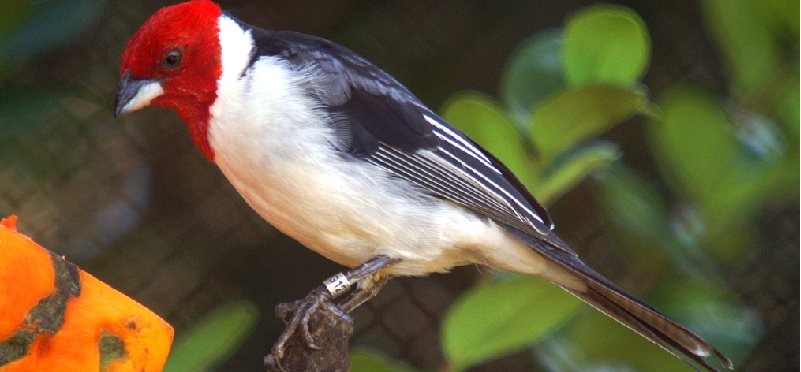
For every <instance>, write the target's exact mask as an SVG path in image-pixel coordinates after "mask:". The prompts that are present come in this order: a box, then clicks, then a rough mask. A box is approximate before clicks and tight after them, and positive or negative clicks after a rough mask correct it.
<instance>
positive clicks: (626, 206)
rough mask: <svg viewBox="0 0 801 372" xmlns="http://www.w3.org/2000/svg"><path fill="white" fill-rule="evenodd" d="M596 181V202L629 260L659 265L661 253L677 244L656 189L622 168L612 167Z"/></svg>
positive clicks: (597, 176)
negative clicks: (641, 260) (655, 262)
mask: <svg viewBox="0 0 801 372" xmlns="http://www.w3.org/2000/svg"><path fill="white" fill-rule="evenodd" d="M595 179H596V187H595V200H597V202H598V204H599V206H600V208H601V209H602V210H603V211H604V215H605V216H607V221H608V223H609V226H610V228H612V229H614V231H617V232H619V233H618V234H616V235H617V236H618V237H619V238H620V239H622V240H623V241H622V243H623V244H622V246H623V247H624V248H626V249H627V254H628V257H629V258H630V259H632V260H637V258H640V259H646V258H647V259H648V260H649V261H656V260H658V259H657V258H658V256H657V255H658V254H659V253H660V252H662V251H664V250H665V248H666V247H668V246H670V245H673V244H676V243H677V242H676V240H675V238H674V237H673V234H672V232H671V230H670V228H669V226H670V225H669V223H668V209H667V205H666V203H665V201H664V200H663V199H662V197H661V195H660V194H659V193H658V191H657V190H656V187H655V186H654V185H652V184H650V183H648V182H647V181H646V180H645V179H643V178H642V176H640V175H639V174H637V173H634V172H633V171H632V170H630V169H629V168H627V167H625V166H623V165H613V166H611V167H609V168H607V169H606V170H604V171H603V172H599V173H598V174H597V175H596V177H595ZM655 248H662V249H655Z"/></svg>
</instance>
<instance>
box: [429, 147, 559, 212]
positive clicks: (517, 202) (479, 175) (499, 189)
mask: <svg viewBox="0 0 801 372" xmlns="http://www.w3.org/2000/svg"><path fill="white" fill-rule="evenodd" d="M439 150H440V151H442V152H443V153H444V154H446V155H448V156H449V157H450V158H451V159H453V160H455V161H456V162H458V163H459V164H461V165H462V167H464V168H465V169H469V170H470V171H471V172H473V174H475V175H476V176H478V177H480V178H481V179H482V180H484V182H485V183H486V184H489V185H491V186H492V187H493V188H495V190H497V191H500V192H502V193H503V194H504V195H506V196H507V197H508V199H509V200H512V201H514V202H515V204H517V205H518V206H519V207H520V208H522V209H523V210H524V211H526V212H528V213H529V215H531V216H532V217H534V218H535V219H537V221H540V223H542V224H545V222H544V221H543V220H542V219H541V218H540V216H539V215H537V214H536V213H534V212H532V211H531V210H530V209H528V207H527V206H526V205H525V204H523V203H521V202H520V200H518V199H517V198H515V197H514V196H512V195H511V194H509V192H508V191H506V190H505V189H504V188H502V187H500V186H498V184H497V183H495V182H494V181H492V180H491V179H489V178H487V177H486V176H485V175H483V174H482V173H481V172H479V171H477V170H475V169H474V168H473V167H471V166H469V165H468V164H466V163H465V162H463V161H462V160H461V159H459V158H458V157H456V156H454V155H453V154H451V153H450V152H448V151H446V150H445V149H443V148H440V149H439ZM488 191H490V190H488ZM495 194H496V195H497V192H495ZM500 199H502V200H504V201H505V200H506V199H505V198H500ZM511 209H512V210H513V211H514V212H515V215H517V216H518V218H520V219H521V220H523V221H525V220H526V218H525V217H523V216H521V215H520V214H519V213H517V210H516V209H514V208H511Z"/></svg>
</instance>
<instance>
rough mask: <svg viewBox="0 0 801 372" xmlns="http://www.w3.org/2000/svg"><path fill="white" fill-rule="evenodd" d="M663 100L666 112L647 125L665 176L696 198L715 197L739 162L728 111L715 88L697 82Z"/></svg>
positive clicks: (662, 104)
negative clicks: (702, 86) (695, 85)
mask: <svg viewBox="0 0 801 372" xmlns="http://www.w3.org/2000/svg"><path fill="white" fill-rule="evenodd" d="M659 102H660V107H661V108H662V115H661V116H660V119H659V120H655V121H654V122H653V123H651V124H650V125H648V126H647V128H646V129H648V139H649V143H650V145H651V150H652V152H653V153H654V156H655V158H656V160H657V162H658V163H659V165H660V167H661V169H662V170H663V172H664V174H665V178H666V179H667V181H668V182H669V183H670V184H672V185H673V186H674V188H676V189H678V190H679V191H680V192H681V193H682V195H686V196H689V197H690V200H693V201H701V200H704V199H706V198H709V197H711V196H712V195H713V194H714V193H717V192H719V191H720V187H721V185H720V182H721V180H723V179H725V178H726V175H727V174H728V173H730V172H731V171H732V169H733V167H735V166H736V162H737V159H736V156H737V147H738V144H737V139H736V138H735V135H734V130H733V128H732V125H731V123H730V122H729V121H728V118H727V115H726V112H725V111H724V110H723V108H722V107H721V104H720V102H719V101H718V99H717V97H715V96H714V95H713V94H712V93H711V92H708V91H705V90H702V89H699V88H695V87H691V86H679V87H675V88H673V89H671V90H669V91H668V92H666V93H665V94H664V95H663V96H662V97H661V99H660V100H659Z"/></svg>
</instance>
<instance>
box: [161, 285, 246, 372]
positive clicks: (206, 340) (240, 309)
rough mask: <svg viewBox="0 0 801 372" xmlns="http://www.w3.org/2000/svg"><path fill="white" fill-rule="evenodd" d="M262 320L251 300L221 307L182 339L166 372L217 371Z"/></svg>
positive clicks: (172, 355) (198, 323) (171, 354)
mask: <svg viewBox="0 0 801 372" xmlns="http://www.w3.org/2000/svg"><path fill="white" fill-rule="evenodd" d="M258 318H259V312H258V309H257V308H256V306H255V305H253V304H252V303H250V302H248V301H234V302H229V303H227V304H225V305H222V306H220V307H218V308H217V309H215V310H214V311H212V312H211V313H209V314H208V315H206V316H204V317H203V318H202V319H201V320H200V321H198V322H197V323H196V324H194V325H193V326H192V328H191V329H189V330H188V331H187V332H186V333H184V334H183V335H181V336H180V337H179V339H178V340H177V341H176V342H175V346H173V348H172V352H171V353H170V356H169V358H168V359H167V364H166V366H164V371H166V372H182V371H187V372H189V371H208V370H212V369H214V367H215V366H218V365H220V364H221V363H222V362H224V361H225V360H226V359H228V357H229V356H230V355H231V354H232V353H233V352H234V351H235V350H236V349H237V347H239V345H241V344H242V342H244V341H245V339H246V338H247V336H248V335H249V334H250V332H252V331H253V328H254V326H255V325H256V322H257V321H258Z"/></svg>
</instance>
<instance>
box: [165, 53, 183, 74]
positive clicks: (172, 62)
mask: <svg viewBox="0 0 801 372" xmlns="http://www.w3.org/2000/svg"><path fill="white" fill-rule="evenodd" d="M182 58H183V53H181V50H180V49H173V50H171V51H169V52H167V54H165V55H164V59H163V60H162V61H161V63H162V64H163V65H164V67H166V68H169V69H173V68H176V67H178V66H180V65H181V59H182Z"/></svg>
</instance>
